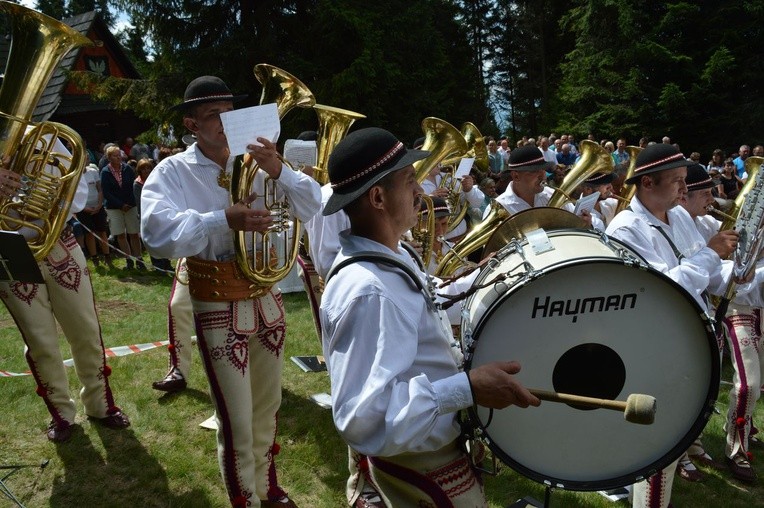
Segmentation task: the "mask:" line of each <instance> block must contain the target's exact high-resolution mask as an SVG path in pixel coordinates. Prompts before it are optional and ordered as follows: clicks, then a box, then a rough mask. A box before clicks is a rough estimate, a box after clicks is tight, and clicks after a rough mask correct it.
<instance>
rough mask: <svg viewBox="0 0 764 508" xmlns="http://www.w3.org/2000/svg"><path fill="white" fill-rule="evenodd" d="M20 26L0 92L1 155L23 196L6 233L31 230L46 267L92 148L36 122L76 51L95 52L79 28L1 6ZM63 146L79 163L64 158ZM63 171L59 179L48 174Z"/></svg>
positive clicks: (13, 205)
mask: <svg viewBox="0 0 764 508" xmlns="http://www.w3.org/2000/svg"><path fill="white" fill-rule="evenodd" d="M0 11H2V12H3V13H5V14H6V15H8V17H9V18H10V21H11V24H12V39H11V49H10V52H9V54H8V62H7V64H6V68H5V77H4V78H3V84H2V88H0V155H2V157H7V158H9V159H10V161H11V162H10V166H9V168H8V169H10V170H11V171H13V172H15V173H17V174H19V175H20V176H21V180H22V190H21V194H20V195H18V196H14V197H11V198H3V199H2V201H0V229H4V230H11V231H18V230H21V229H22V228H24V229H25V230H31V231H32V232H33V233H34V237H30V238H28V239H27V242H28V243H29V248H30V249H31V251H32V253H33V254H34V256H35V259H37V260H38V261H39V260H41V259H44V258H45V256H47V255H48V253H49V252H50V249H51V248H53V246H54V245H55V243H56V242H57V241H58V238H59V236H60V235H61V231H62V230H63V229H64V226H65V225H66V221H67V220H68V219H69V208H70V207H71V204H72V200H73V199H74V194H75V192H76V190H77V184H78V183H79V180H80V176H81V175H82V171H83V169H84V167H85V161H86V157H87V155H86V151H85V144H84V143H83V142H82V138H80V136H79V134H77V133H76V132H75V131H74V130H73V129H71V128H69V127H67V126H65V125H62V124H59V123H55V122H42V123H39V124H33V123H31V122H30V120H31V118H32V114H33V113H34V109H35V107H36V106H37V103H38V101H39V100H40V96H41V95H42V93H43V91H44V90H45V87H46V86H47V84H48V81H49V80H50V78H51V76H52V75H53V71H54V70H55V69H56V66H57V65H58V62H59V61H60V60H61V59H62V58H63V57H64V56H65V55H66V54H67V53H69V51H71V50H72V49H74V48H77V47H80V46H86V45H92V42H91V41H90V39H88V38H87V37H84V36H83V35H81V34H80V33H79V32H77V31H75V30H74V29H72V28H71V27H69V26H67V25H65V24H64V23H61V22H60V21H57V20H55V19H53V18H50V17H48V16H45V15H44V14H41V13H39V12H36V11H34V10H32V9H28V8H26V7H22V6H20V5H17V4H14V3H10V2H5V1H3V2H0ZM57 138H61V139H63V140H65V141H66V142H68V143H69V144H70V146H71V149H72V153H71V155H69V154H65V153H58V152H56V151H55V149H54V146H55V143H56V139H57ZM49 166H53V167H55V168H56V170H57V172H58V175H52V174H50V173H49V172H48V170H47V169H46V168H47V167H49Z"/></svg>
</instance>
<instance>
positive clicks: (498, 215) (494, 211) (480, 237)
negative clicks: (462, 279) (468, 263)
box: [435, 200, 509, 277]
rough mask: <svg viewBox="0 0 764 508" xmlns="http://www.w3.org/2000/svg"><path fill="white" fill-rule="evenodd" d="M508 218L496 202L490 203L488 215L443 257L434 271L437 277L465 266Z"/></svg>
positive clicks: (452, 273) (507, 214) (501, 206)
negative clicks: (468, 257)
mask: <svg viewBox="0 0 764 508" xmlns="http://www.w3.org/2000/svg"><path fill="white" fill-rule="evenodd" d="M508 218H509V212H508V211H507V209H506V208H504V206H503V205H501V204H500V203H499V202H498V201H496V200H494V201H492V202H491V208H490V209H489V212H488V215H486V216H485V218H484V219H483V220H482V221H481V222H480V223H479V224H477V225H476V226H475V227H474V228H472V229H471V230H470V232H469V233H467V234H466V235H465V237H464V238H462V239H461V240H460V241H459V242H458V243H457V244H456V245H454V247H453V248H452V249H450V250H449V251H448V252H446V254H445V255H444V256H443V259H441V260H440V263H438V267H437V268H436V269H435V275H437V276H438V277H449V276H451V275H454V274H456V273H457V271H458V270H459V269H460V268H461V267H462V266H464V265H465V260H466V259H467V256H469V255H470V254H472V253H473V252H476V251H478V250H483V247H485V244H486V243H487V242H488V239H489V238H491V235H493V233H494V231H496V229H497V228H498V227H499V225H501V223H503V222H504V221H505V220H506V219H508Z"/></svg>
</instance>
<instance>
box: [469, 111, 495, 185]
mask: <svg viewBox="0 0 764 508" xmlns="http://www.w3.org/2000/svg"><path fill="white" fill-rule="evenodd" d="M462 136H464V140H465V141H466V142H467V146H468V147H469V150H468V151H467V153H465V154H464V157H474V158H475V165H476V166H477V167H478V169H480V171H482V172H484V173H486V172H488V169H489V167H490V162H489V160H488V147H487V146H486V144H485V138H484V137H483V135H482V134H481V133H480V130H479V129H478V128H477V126H476V125H475V124H474V123H472V122H464V123H463V124H462ZM475 183H480V182H475Z"/></svg>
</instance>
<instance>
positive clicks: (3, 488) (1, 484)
mask: <svg viewBox="0 0 764 508" xmlns="http://www.w3.org/2000/svg"><path fill="white" fill-rule="evenodd" d="M49 462H50V460H48V459H45V460H43V461H42V462H40V463H39V464H14V465H12V466H0V470H3V469H8V470H9V471H8V473H6V474H5V476H3V477H2V478H0V492H2V493H3V494H5V496H6V497H7V498H8V499H10V500H11V501H13V502H14V503H16V506H18V507H19V508H24V505H23V504H21V501H19V500H18V498H17V497H16V496H14V495H13V492H11V490H10V489H9V488H8V486H7V485H6V484H5V480H7V479H8V477H9V476H11V475H12V474H13V473H15V472H17V471H18V470H19V469H23V468H25V467H39V468H40V471H42V470H43V469H45V467H46V466H47V465H48V463H49Z"/></svg>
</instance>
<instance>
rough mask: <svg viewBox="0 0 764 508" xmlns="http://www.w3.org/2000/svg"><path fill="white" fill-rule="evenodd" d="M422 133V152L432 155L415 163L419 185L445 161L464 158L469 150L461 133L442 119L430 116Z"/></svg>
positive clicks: (423, 121)
mask: <svg viewBox="0 0 764 508" xmlns="http://www.w3.org/2000/svg"><path fill="white" fill-rule="evenodd" d="M422 132H424V144H423V145H422V150H427V151H428V152H430V155H429V156H427V157H425V158H424V159H421V160H418V161H416V162H415V163H414V171H415V172H416V181H417V182H419V183H422V182H424V180H425V179H426V178H427V175H428V174H429V173H430V171H431V170H432V169H433V168H434V167H435V166H437V165H438V164H440V163H441V162H442V161H443V160H444V159H446V158H448V157H454V156H462V155H463V154H464V153H466V152H467V150H468V149H469V147H468V146H467V141H466V140H465V139H464V136H463V135H462V133H461V131H459V130H458V129H457V128H456V127H454V126H453V125H451V124H450V123H448V122H446V121H445V120H441V119H440V118H435V117H434V116H428V117H427V118H425V119H424V120H422Z"/></svg>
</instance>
